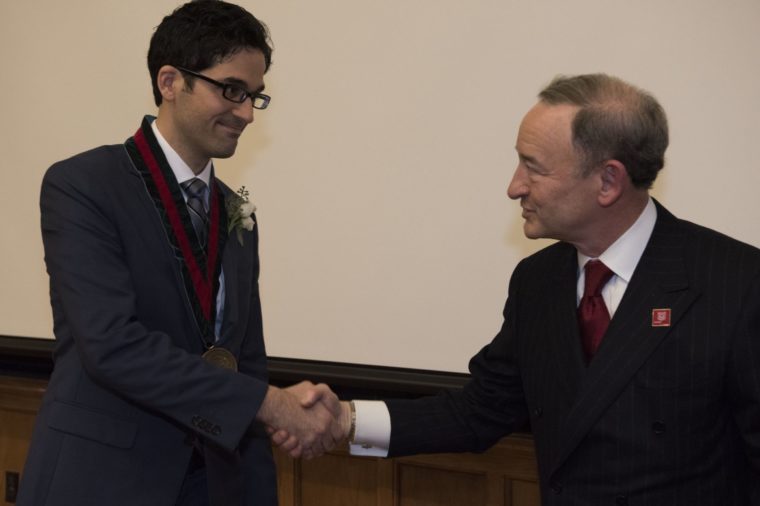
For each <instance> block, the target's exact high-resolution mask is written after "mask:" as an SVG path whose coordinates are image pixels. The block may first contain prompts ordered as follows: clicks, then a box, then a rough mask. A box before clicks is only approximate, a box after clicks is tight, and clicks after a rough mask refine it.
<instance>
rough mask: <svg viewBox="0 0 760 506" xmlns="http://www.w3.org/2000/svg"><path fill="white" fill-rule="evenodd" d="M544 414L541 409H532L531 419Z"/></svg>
mask: <svg viewBox="0 0 760 506" xmlns="http://www.w3.org/2000/svg"><path fill="white" fill-rule="evenodd" d="M543 414H544V410H543V408H538V407H536V408H533V417H534V418H541V415H543Z"/></svg>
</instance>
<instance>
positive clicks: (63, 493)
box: [18, 145, 277, 506]
mask: <svg viewBox="0 0 760 506" xmlns="http://www.w3.org/2000/svg"><path fill="white" fill-rule="evenodd" d="M222 189H223V192H224V194H225V195H228V194H229V193H230V189H229V188H227V187H226V186H224V185H222ZM40 206H41V211H42V237H43V242H44V246H45V263H46V265H47V271H48V273H49V276H50V298H51V303H52V308H53V317H54V332H55V337H56V346H55V351H54V360H55V368H54V371H53V373H52V375H51V378H50V382H49V386H48V389H47V392H46V394H45V397H44V400H43V404H42V407H41V409H40V412H39V415H38V417H37V421H36V426H35V430H34V435H33V439H32V444H31V448H30V451H29V454H28V458H27V463H26V466H25V469H24V472H23V475H22V479H21V489H20V495H19V499H18V504H19V506H41V505H50V506H52V505H61V506H71V505H74V504H76V505H77V506H103V505H109V506H120V505H124V506H127V505H129V506H134V505H151V506H154V505H173V504H174V503H175V501H176V498H177V495H178V492H179V490H180V487H181V484H182V481H183V478H184V476H185V472H186V470H187V467H188V462H189V459H190V457H191V452H192V449H193V445H194V444H195V443H196V442H197V440H202V441H203V442H204V446H205V451H206V457H207V472H208V477H209V488H210V489H211V490H212V493H213V491H214V490H223V491H226V493H227V496H228V497H227V499H225V501H231V502H225V504H245V505H253V504H256V505H262V504H263V505H275V504H276V503H277V498H276V475H275V468H274V464H273V460H272V455H271V445H270V442H269V440H268V439H267V438H266V437H264V436H263V435H262V431H260V430H257V428H256V424H254V423H253V422H254V419H255V416H256V413H257V412H258V409H259V406H260V405H261V402H262V400H263V398H264V396H265V393H266V390H267V371H266V354H265V349H264V341H263V336H262V323H261V308H260V303H259V290H258V273H259V263H258V252H257V248H258V237H257V229H256V228H254V230H253V231H252V232H247V231H246V232H244V234H243V244H242V245H241V244H240V243H239V241H238V240H237V237H236V235H235V234H234V233H233V234H231V235H230V237H229V240H228V241H227V243H226V247H225V250H224V252H223V260H222V265H223V271H224V274H225V286H226V289H225V296H226V303H225V308H224V320H223V325H222V330H221V336H220V338H219V342H218V344H219V345H221V346H223V347H225V348H227V349H229V350H230V351H232V352H233V353H234V354H235V355H236V356H237V359H238V362H239V372H231V371H228V370H223V369H221V368H218V367H216V366H213V365H210V364H208V363H206V362H205V361H204V360H202V359H201V357H200V355H201V353H202V352H203V351H204V347H203V344H202V339H201V334H200V330H199V327H198V325H197V324H196V323H195V320H194V318H193V311H192V308H191V304H190V301H189V300H188V296H187V293H186V292H185V288H184V283H183V279H182V275H183V274H182V269H181V262H182V255H181V253H179V252H178V251H176V250H175V249H174V248H173V247H172V246H171V245H170V242H169V240H168V239H167V235H166V231H165V228H164V226H163V224H162V221H161V217H160V215H159V211H158V210H157V208H156V206H155V205H154V203H153V201H152V200H151V198H150V196H149V194H148V191H147V190H146V186H145V184H144V182H143V179H142V178H141V177H140V176H139V175H138V172H137V171H136V169H135V166H134V165H133V164H132V162H131V160H130V158H129V156H128V155H127V152H126V150H125V147H124V146H123V145H114V146H104V147H100V148H97V149H94V150H91V151H88V152H86V153H83V154H80V155H77V156H75V157H73V158H71V159H68V160H65V161H62V162H59V163H57V164H55V165H53V166H52V167H51V168H50V169H49V170H48V172H47V173H46V175H45V178H44V180H43V183H42V193H41V197H40ZM230 494H231V495H232V499H230V498H229V496H230ZM233 501H234V502H233ZM212 504H213V503H212Z"/></svg>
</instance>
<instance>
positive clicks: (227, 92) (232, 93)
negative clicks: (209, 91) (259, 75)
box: [177, 67, 272, 109]
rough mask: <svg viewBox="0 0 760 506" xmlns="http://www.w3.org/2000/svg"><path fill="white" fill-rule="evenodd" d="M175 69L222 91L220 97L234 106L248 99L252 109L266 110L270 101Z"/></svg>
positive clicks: (197, 74) (261, 94)
mask: <svg viewBox="0 0 760 506" xmlns="http://www.w3.org/2000/svg"><path fill="white" fill-rule="evenodd" d="M177 69H178V70H179V71H180V72H182V73H184V74H190V75H191V76H193V77H197V78H198V79H202V80H204V81H206V82H207V83H211V84H213V85H214V86H218V87H219V88H221V89H222V96H223V97H224V98H226V99H227V100H229V101H230V102H235V103H236V104H242V103H243V102H245V99H247V98H248V97H250V98H251V104H252V105H253V108H254V109H266V108H267V106H268V105H269V101H270V100H272V98H271V97H270V96H269V95H264V94H263V93H251V92H250V91H248V90H246V89H245V88H243V87H241V86H238V85H237V84H230V83H223V82H220V81H217V80H215V79H211V78H210V77H206V76H204V75H203V74H199V73H198V72H193V71H192V70H189V69H186V68H183V67H177Z"/></svg>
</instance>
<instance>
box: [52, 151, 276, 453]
mask: <svg viewBox="0 0 760 506" xmlns="http://www.w3.org/2000/svg"><path fill="white" fill-rule="evenodd" d="M109 158H110V159H103V158H101V159H98V160H92V159H84V160H82V159H80V160H77V161H76V162H71V161H68V162H62V163H60V164H57V165H56V166H53V167H52V168H51V169H50V170H49V171H48V172H47V174H46V176H45V178H44V180H43V184H42V192H41V197H40V207H41V219H42V223H41V224H42V237H43V242H44V247H45V262H46V265H47V269H48V273H49V275H50V291H51V302H52V305H53V308H54V319H55V332H56V336H57V338H58V340H59V344H58V350H57V354H59V355H60V356H61V357H66V359H67V360H68V359H69V358H68V357H69V356H71V355H72V354H73V353H72V350H70V349H69V348H70V347H72V346H73V347H75V350H76V353H75V355H76V356H77V357H78V359H79V360H80V361H81V363H82V367H83V368H84V370H85V372H86V374H87V375H88V376H89V377H90V378H91V379H92V381H94V382H95V383H97V384H98V385H100V386H101V387H102V388H105V389H107V390H109V391H111V392H113V393H116V394H117V395H119V396H121V397H123V398H125V399H127V400H129V401H131V402H132V403H134V404H137V405H138V406H140V407H141V408H142V409H145V410H148V411H151V412H154V413H156V414H158V415H160V416H163V417H168V418H169V419H172V420H174V421H175V422H177V423H179V424H181V425H183V426H185V427H186V428H187V429H189V430H191V431H194V432H198V433H199V434H200V435H201V436H203V437H205V438H207V439H209V440H212V441H214V442H215V443H216V444H218V445H220V446H221V447H223V448H227V449H232V448H234V447H236V446H237V444H238V443H239V441H240V439H241V438H242V436H243V434H244V433H245V432H246V430H247V429H248V427H249V425H250V423H251V421H252V420H253V419H254V417H255V415H256V413H257V411H258V408H259V406H260V404H261V402H262V400H263V397H264V394H265V392H266V388H267V385H266V383H265V382H263V381H260V380H258V379H254V378H250V377H248V376H245V375H242V374H235V373H231V372H229V371H224V370H222V369H219V368H217V367H214V366H212V365H209V364H207V363H205V362H204V361H203V360H201V359H200V357H199V356H197V355H194V354H191V353H188V352H187V351H186V350H184V349H182V348H181V347H179V346H177V345H176V344H175V342H174V341H173V338H177V337H178V336H169V335H167V334H166V333H164V332H161V331H156V330H152V329H151V328H148V327H147V326H146V322H144V321H141V320H140V317H139V314H140V312H139V311H138V307H137V306H138V300H137V299H138V296H137V293H136V289H135V283H134V281H135V278H134V277H135V276H139V275H140V274H141V273H139V272H133V270H134V267H133V266H131V265H130V264H129V262H128V260H127V258H126V254H125V244H124V242H125V241H126V240H127V239H126V237H130V238H133V237H135V234H136V233H139V232H134V231H131V232H128V231H126V227H129V226H132V225H131V223H130V222H129V220H125V219H124V216H123V213H125V211H124V210H123V209H120V208H119V198H120V195H121V194H118V193H117V191H116V190H114V189H113V187H115V186H118V185H121V184H128V183H130V180H129V179H128V177H127V176H122V177H123V178H124V181H118V180H116V181H112V180H110V178H111V176H113V174H114V173H115V172H116V171H112V170H108V171H106V170H101V169H102V166H103V165H104V164H105V165H108V164H113V165H119V164H120V163H123V162H122V161H120V159H119V157H118V156H116V155H113V154H112V155H110V157H109ZM103 174H106V175H103ZM120 213H121V214H120ZM128 234H129V235H128ZM179 338H180V339H181V336H179Z"/></svg>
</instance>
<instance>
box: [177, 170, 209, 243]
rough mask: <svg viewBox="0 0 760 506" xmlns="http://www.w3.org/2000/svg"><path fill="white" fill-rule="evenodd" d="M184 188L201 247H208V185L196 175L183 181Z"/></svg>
mask: <svg viewBox="0 0 760 506" xmlns="http://www.w3.org/2000/svg"><path fill="white" fill-rule="evenodd" d="M181 186H182V189H183V190H185V194H186V195H187V209H188V211H189V212H190V220H191V221H192V222H193V228H194V229H195V234H196V235H197V236H198V242H200V244H201V247H202V248H205V247H206V236H207V235H208V211H206V190H207V189H208V187H207V186H206V183H204V182H203V180H202V179H199V178H197V177H194V178H193V179H188V180H187V181H185V182H184V183H182V185H181Z"/></svg>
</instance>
